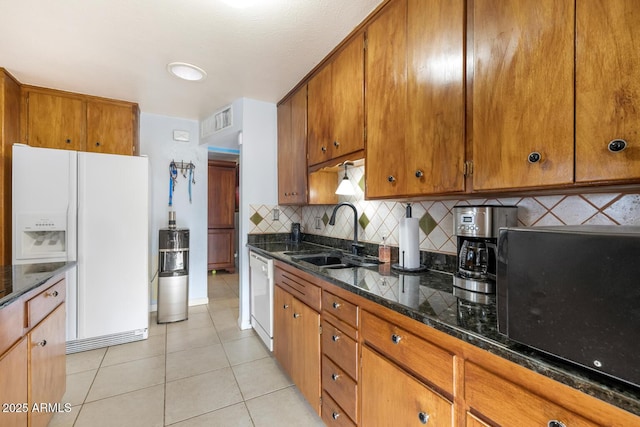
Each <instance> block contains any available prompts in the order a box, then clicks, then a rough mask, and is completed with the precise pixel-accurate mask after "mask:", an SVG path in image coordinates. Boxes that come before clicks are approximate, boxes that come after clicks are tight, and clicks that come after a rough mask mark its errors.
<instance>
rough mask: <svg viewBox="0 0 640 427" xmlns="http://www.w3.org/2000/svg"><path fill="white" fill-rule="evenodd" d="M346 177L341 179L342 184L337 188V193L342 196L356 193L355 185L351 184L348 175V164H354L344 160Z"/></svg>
mask: <svg viewBox="0 0 640 427" xmlns="http://www.w3.org/2000/svg"><path fill="white" fill-rule="evenodd" d="M343 165H344V177H343V178H342V181H340V185H339V186H338V189H337V190H336V194H338V195H340V196H353V195H354V194H356V192H355V190H354V188H353V185H351V181H349V177H348V176H347V166H353V163H352V162H344V163H343Z"/></svg>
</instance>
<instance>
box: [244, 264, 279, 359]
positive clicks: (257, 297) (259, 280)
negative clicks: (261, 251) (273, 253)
mask: <svg viewBox="0 0 640 427" xmlns="http://www.w3.org/2000/svg"><path fill="white" fill-rule="evenodd" d="M249 283H250V294H251V326H252V327H253V329H255V331H256V332H257V333H258V335H259V336H260V338H261V339H262V341H264V343H265V344H266V346H267V347H268V348H269V351H273V260H272V259H270V258H267V257H264V256H261V255H258V254H257V253H255V252H249Z"/></svg>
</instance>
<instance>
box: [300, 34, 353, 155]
mask: <svg viewBox="0 0 640 427" xmlns="http://www.w3.org/2000/svg"><path fill="white" fill-rule="evenodd" d="M363 55H364V35H363V34H359V35H358V36H356V37H355V38H353V39H352V40H350V41H349V42H348V43H347V44H346V45H345V46H344V47H343V48H342V50H341V51H340V52H338V53H337V56H336V57H335V59H333V60H332V61H331V62H330V63H328V64H327V65H325V66H324V67H323V68H322V69H321V70H320V71H319V72H318V73H317V74H316V75H315V76H313V77H312V78H311V80H309V84H308V99H307V102H308V104H307V107H308V164H309V166H314V165H318V164H321V163H324V162H329V161H331V160H333V159H338V158H340V157H343V156H347V155H349V154H352V153H356V152H358V151H360V150H363V149H364V113H363V111H364V59H363ZM356 157H357V158H362V154H360V155H359V156H356ZM355 159H356V158H355V157H354V158H353V159H351V160H355Z"/></svg>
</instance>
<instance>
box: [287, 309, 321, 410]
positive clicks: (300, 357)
mask: <svg viewBox="0 0 640 427" xmlns="http://www.w3.org/2000/svg"><path fill="white" fill-rule="evenodd" d="M292 304H293V307H292V308H293V310H292V312H293V313H292V318H291V321H292V326H291V337H292V341H291V344H292V345H291V348H290V351H291V364H292V379H293V382H294V383H295V384H296V386H297V387H298V389H299V390H300V392H301V393H302V395H303V396H304V397H305V398H306V399H307V401H308V402H309V404H310V405H311V407H312V408H313V409H314V410H315V411H316V413H317V414H318V415H320V409H321V408H320V314H318V313H317V312H315V311H314V310H313V309H311V308H310V307H308V306H307V305H306V304H304V303H302V302H301V301H299V300H297V299H296V298H293V299H292Z"/></svg>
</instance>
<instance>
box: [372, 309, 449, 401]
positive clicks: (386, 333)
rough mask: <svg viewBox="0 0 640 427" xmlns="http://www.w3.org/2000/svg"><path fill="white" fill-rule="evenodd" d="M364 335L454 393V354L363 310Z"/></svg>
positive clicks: (373, 343) (386, 352)
mask: <svg viewBox="0 0 640 427" xmlns="http://www.w3.org/2000/svg"><path fill="white" fill-rule="evenodd" d="M361 333H362V337H363V339H364V340H365V341H366V342H367V343H369V344H370V345H371V346H372V347H374V348H376V349H377V350H378V351H379V352H381V353H382V354H384V355H385V356H387V357H388V358H389V359H391V360H393V361H395V362H396V363H398V364H399V365H401V366H402V367H404V368H405V369H407V370H408V371H410V372H412V373H413V374H414V375H416V376H418V377H420V378H422V379H424V380H425V381H427V382H429V383H431V384H433V385H435V386H436V387H439V388H441V389H442V390H444V391H445V392H447V393H450V394H453V355H452V354H450V353H448V352H446V351H445V350H443V349H441V348H440V347H437V346H435V345H433V344H431V343H429V342H427V341H425V340H423V339H422V338H419V337H418V336H416V335H414V334H412V333H410V332H407V331H406V330H404V329H402V328H400V327H398V326H396V325H394V324H393V323H390V322H387V321H386V320H383V319H380V318H379V317H376V316H374V315H372V314H370V313H368V312H366V311H363V312H362V327H361Z"/></svg>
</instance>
